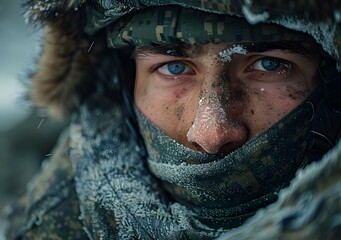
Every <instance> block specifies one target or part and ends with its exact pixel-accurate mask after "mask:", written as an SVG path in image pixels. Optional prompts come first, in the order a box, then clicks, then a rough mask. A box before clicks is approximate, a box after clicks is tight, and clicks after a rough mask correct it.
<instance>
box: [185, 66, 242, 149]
mask: <svg viewBox="0 0 341 240" xmlns="http://www.w3.org/2000/svg"><path fill="white" fill-rule="evenodd" d="M223 74H224V75H222V72H220V73H219V74H217V73H215V74H213V73H212V74H210V76H209V77H208V78H206V79H205V80H204V81H203V83H202V87H201V94H200V97H199V101H198V108H197V112H196V115H195V118H194V121H193V124H192V126H191V127H190V129H189V131H188V132H187V139H188V141H189V142H190V143H192V144H193V145H194V146H196V147H197V148H199V150H204V151H205V152H208V153H212V154H214V153H218V152H222V151H223V152H230V151H232V150H233V149H235V148H236V147H237V146H239V145H240V144H241V143H243V142H244V141H245V140H246V137H247V136H246V134H247V133H246V129H245V128H244V127H242V126H241V125H240V124H239V123H238V120H237V119H235V117H234V116H232V115H233V111H234V110H233V106H234V104H233V103H232V102H230V100H232V99H230V98H229V95H230V93H229V92H230V90H231V89H229V81H228V79H226V75H225V73H224V72H223ZM230 114H232V115H231V116H230Z"/></svg>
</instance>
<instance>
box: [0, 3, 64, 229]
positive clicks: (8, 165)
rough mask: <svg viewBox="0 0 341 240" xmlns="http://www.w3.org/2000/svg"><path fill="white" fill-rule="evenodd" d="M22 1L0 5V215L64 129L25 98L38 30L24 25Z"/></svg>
mask: <svg viewBox="0 0 341 240" xmlns="http://www.w3.org/2000/svg"><path fill="white" fill-rule="evenodd" d="M22 2H23V1H22V0H1V1H0V86H1V87H0V212H1V210H2V208H3V207H4V206H5V205H6V204H8V203H9V202H11V201H12V200H13V199H14V198H15V197H16V196H18V195H19V194H20V193H22V192H23V191H24V190H25V186H26V184H27V182H28V181H29V179H30V178H32V176H33V174H34V173H36V172H37V171H39V167H40V165H41V162H42V161H43V160H44V159H45V158H48V157H49V155H50V152H51V148H52V146H53V145H54V144H55V142H56V139H57V137H58V134H59V132H60V131H61V129H62V127H63V123H57V122H53V121H51V120H49V119H48V118H47V116H46V114H45V113H44V111H42V110H37V109H35V108H33V107H32V104H31V103H30V102H29V101H28V100H25V92H26V94H27V92H28V90H29V86H30V81H29V79H28V75H29V73H30V71H32V70H33V69H34V68H35V63H36V59H37V56H38V54H39V52H40V51H41V37H42V33H43V30H42V29H39V28H33V27H29V26H27V25H26V24H25V19H24V16H23V11H24V10H23V6H22ZM0 224H1V223H0ZM0 235H1V234H0Z"/></svg>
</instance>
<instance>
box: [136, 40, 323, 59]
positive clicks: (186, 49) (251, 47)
mask: <svg viewBox="0 0 341 240" xmlns="http://www.w3.org/2000/svg"><path fill="white" fill-rule="evenodd" d="M235 44H238V45H241V46H242V47H244V48H245V49H246V50H247V52H248V53H262V52H267V51H272V50H282V51H288V52H291V53H293V54H299V55H303V56H312V55H314V54H316V53H317V52H318V48H317V47H316V44H313V43H312V42H297V41H278V42H235V43H231V46H233V45H235ZM203 46H204V45H201V44H167V45H154V46H139V47H137V48H136V49H135V53H134V56H133V57H134V58H136V57H137V56H139V57H140V56H144V55H145V56H147V55H150V54H151V55H153V54H161V55H168V56H175V57H183V58H195V57H198V56H200V55H201V54H203V53H205V50H204V47H203ZM227 48H228V47H227Z"/></svg>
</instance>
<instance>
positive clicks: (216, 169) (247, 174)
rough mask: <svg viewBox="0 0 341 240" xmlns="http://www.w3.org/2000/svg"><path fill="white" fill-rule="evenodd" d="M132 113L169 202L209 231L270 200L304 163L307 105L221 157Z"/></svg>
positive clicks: (238, 219)
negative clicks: (186, 209)
mask: <svg viewBox="0 0 341 240" xmlns="http://www.w3.org/2000/svg"><path fill="white" fill-rule="evenodd" d="M136 113H137V117H138V119H139V121H138V122H139V125H140V130H141V134H142V136H143V139H144V142H145V145H146V148H147V152H148V153H149V155H148V157H147V162H148V165H149V168H150V170H151V172H152V173H153V174H154V175H155V176H156V177H158V178H159V179H160V180H161V181H162V184H163V186H164V187H165V189H166V190H167V191H168V192H169V193H170V194H171V195H172V197H173V198H174V199H176V200H177V201H178V202H180V203H182V204H184V205H186V206H188V207H189V208H190V209H191V210H192V211H193V212H194V213H196V214H193V218H195V219H198V220H199V221H200V222H201V223H202V224H206V225H207V226H209V227H212V228H215V229H231V228H233V227H237V226H239V225H241V224H242V223H243V222H244V221H245V220H246V219H247V218H249V217H250V216H252V215H253V214H254V213H255V212H256V211H257V210H258V209H260V208H262V207H265V206H267V205H269V204H270V203H272V202H274V201H275V200H276V199H277V194H278V192H279V191H280V189H282V188H283V187H285V186H287V185H289V183H290V181H291V179H292V178H293V177H294V175H295V172H296V171H297V169H299V168H300V167H302V166H303V165H305V164H306V163H307V160H306V159H305V157H304V156H305V155H306V151H307V142H306V139H307V137H306V136H307V132H308V129H309V126H310V119H311V116H312V114H313V108H312V105H311V103H307V102H305V103H303V104H301V105H300V106H299V107H298V108H296V109H295V110H293V111H292V112H291V113H289V114H288V115H287V116H286V117H284V118H283V119H282V120H280V121H279V122H277V123H276V124H275V125H274V126H272V127H271V128H270V129H269V130H267V131H265V132H264V133H262V134H260V135H259V136H257V137H256V138H254V139H251V140H249V141H248V142H247V143H245V144H244V145H243V146H241V147H240V148H238V149H236V150H234V151H233V152H231V153H229V154H227V155H224V154H221V155H219V154H214V155H212V154H205V153H201V152H198V151H195V150H192V149H188V148H186V147H184V146H183V145H180V144H178V143H177V142H175V141H174V140H172V139H170V138H169V137H168V136H167V135H166V134H164V133H163V132H162V131H161V130H160V129H158V128H157V127H156V126H155V125H154V124H152V123H151V122H150V121H149V120H148V119H147V118H146V117H144V115H143V114H142V113H141V112H140V111H138V110H136ZM289 136H291V137H289ZM184 215H185V214H184ZM184 217H186V216H184Z"/></svg>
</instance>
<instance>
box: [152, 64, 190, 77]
mask: <svg viewBox="0 0 341 240" xmlns="http://www.w3.org/2000/svg"><path fill="white" fill-rule="evenodd" d="M158 71H159V72H160V73H162V74H164V75H170V76H177V75H182V74H190V73H193V69H192V68H191V67H189V66H188V65H187V64H186V63H183V62H180V61H173V62H168V63H166V64H163V65H162V66H161V67H159V68H158Z"/></svg>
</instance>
